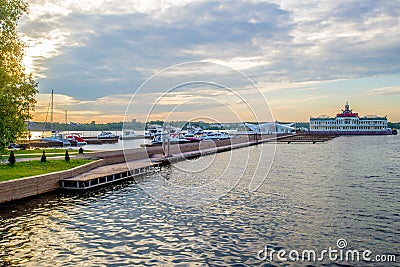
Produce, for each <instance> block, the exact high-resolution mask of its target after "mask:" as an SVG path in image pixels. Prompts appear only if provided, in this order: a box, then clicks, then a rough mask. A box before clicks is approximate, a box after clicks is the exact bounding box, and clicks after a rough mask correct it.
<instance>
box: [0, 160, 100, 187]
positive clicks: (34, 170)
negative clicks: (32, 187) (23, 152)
mask: <svg viewBox="0 0 400 267" xmlns="http://www.w3.org/2000/svg"><path fill="white" fill-rule="evenodd" d="M91 161H92V160H86V159H71V161H70V162H66V161H64V160H48V161H47V162H43V163H42V162H40V161H36V160H34V161H25V162H17V163H16V164H15V165H14V167H12V166H11V165H10V164H0V182H3V181H8V180H13V179H18V178H23V177H29V176H34V175H39V174H45V173H51V172H58V171H64V170H68V169H71V168H74V167H77V166H80V165H83V164H86V163H89V162H91Z"/></svg>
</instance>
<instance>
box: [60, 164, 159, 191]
mask: <svg viewBox="0 0 400 267" xmlns="http://www.w3.org/2000/svg"><path fill="white" fill-rule="evenodd" d="M159 165H160V163H157V162H151V161H148V160H142V161H135V162H134V163H129V167H130V169H129V168H128V166H127V163H126V162H123V163H117V164H112V165H108V166H102V167H99V168H96V169H93V170H90V171H88V172H87V173H83V174H79V175H77V176H75V177H72V178H67V179H64V180H61V181H60V183H61V184H60V185H61V188H63V189H74V190H85V189H90V188H93V187H99V186H103V185H106V184H109V183H114V182H117V181H122V180H125V179H128V178H133V177H135V176H138V175H143V174H145V173H148V172H153V171H154V170H155V167H158V166H159Z"/></svg>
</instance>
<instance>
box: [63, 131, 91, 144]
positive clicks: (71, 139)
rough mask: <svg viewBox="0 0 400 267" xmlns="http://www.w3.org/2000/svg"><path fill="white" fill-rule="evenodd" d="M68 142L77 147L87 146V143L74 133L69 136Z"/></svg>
mask: <svg viewBox="0 0 400 267" xmlns="http://www.w3.org/2000/svg"><path fill="white" fill-rule="evenodd" d="M67 139H68V141H69V142H70V143H71V144H73V145H76V146H84V145H87V142H86V141H85V140H84V139H83V138H82V137H81V136H80V134H78V133H72V134H70V135H68V136H67Z"/></svg>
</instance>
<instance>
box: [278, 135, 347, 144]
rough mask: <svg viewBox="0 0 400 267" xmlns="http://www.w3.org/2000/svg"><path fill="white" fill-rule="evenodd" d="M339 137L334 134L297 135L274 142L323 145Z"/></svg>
mask: <svg viewBox="0 0 400 267" xmlns="http://www.w3.org/2000/svg"><path fill="white" fill-rule="evenodd" d="M338 136H339V135H334V134H329V135H328V134H296V135H291V136H285V137H282V138H279V139H276V140H274V141H273V142H275V143H287V144H291V143H313V144H316V143H322V142H326V141H329V140H332V139H334V138H336V137H338Z"/></svg>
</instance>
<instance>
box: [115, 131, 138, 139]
mask: <svg viewBox="0 0 400 267" xmlns="http://www.w3.org/2000/svg"><path fill="white" fill-rule="evenodd" d="M137 138H139V137H138V136H137V134H136V133H135V131H134V130H124V131H122V134H121V136H120V137H119V139H120V140H131V139H137Z"/></svg>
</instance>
